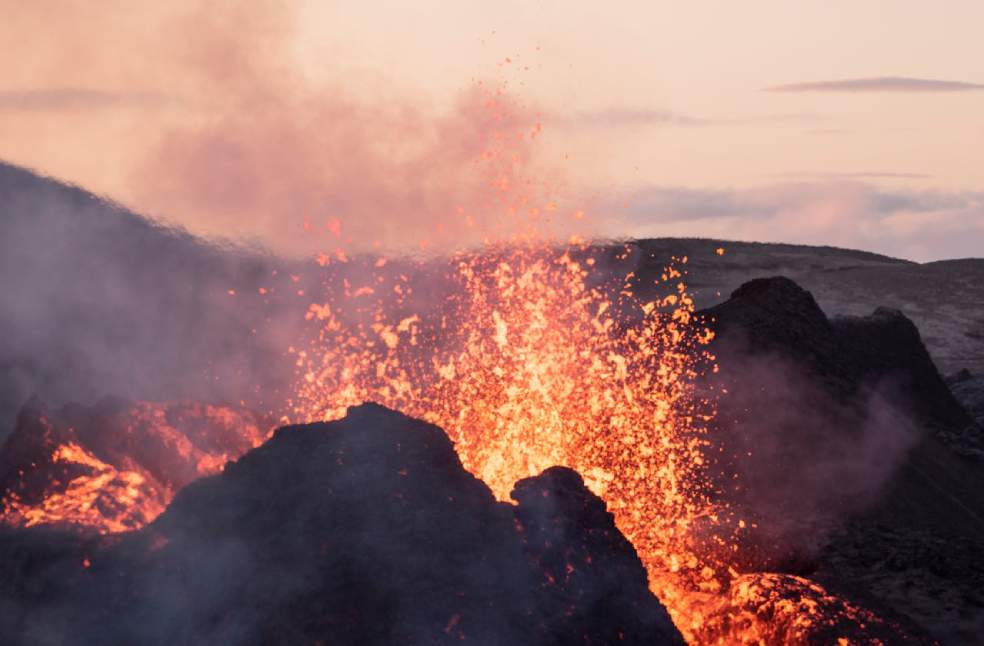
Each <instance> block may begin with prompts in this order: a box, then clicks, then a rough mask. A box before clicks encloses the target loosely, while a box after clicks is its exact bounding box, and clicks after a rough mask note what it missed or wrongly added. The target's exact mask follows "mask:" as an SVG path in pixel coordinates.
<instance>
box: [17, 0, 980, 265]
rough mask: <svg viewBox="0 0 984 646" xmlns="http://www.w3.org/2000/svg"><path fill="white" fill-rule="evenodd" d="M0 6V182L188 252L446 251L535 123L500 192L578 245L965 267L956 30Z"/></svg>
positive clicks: (812, 21) (636, 8)
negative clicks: (336, 243) (324, 238)
mask: <svg viewBox="0 0 984 646" xmlns="http://www.w3.org/2000/svg"><path fill="white" fill-rule="evenodd" d="M0 5H2V6H0V9H2V12H3V14H2V15H3V16H4V21H3V22H2V23H0V79H2V81H0V159H4V160H7V161H10V162H13V163H17V164H22V165H26V166H29V167H31V168H34V169H36V170H39V171H41V172H44V173H47V174H51V175H53V176H56V177H59V178H63V179H67V180H70V181H72V182H76V183H79V184H81V185H83V186H85V187H86V188H89V189H91V190H95V191H97V192H100V193H103V194H105V195H108V196H110V197H113V198H114V199H117V200H119V201H121V202H123V203H125V204H127V205H128V206H131V207H132V208H135V209H136V210H139V211H141V212H144V213H148V214H151V215H153V216H155V217H159V218H162V219H165V220H169V221H172V222H176V223H179V224H181V225H182V226H185V227H187V228H188V229H190V230H191V231H194V232H197V233H202V234H206V235H223V236H226V237H240V236H242V237H248V238H252V239H255V240H258V241H260V242H261V243H262V244H265V245H268V246H271V247H272V248H274V249H278V250H288V251H294V252H308V251H310V250H311V249H312V245H314V246H316V245H317V244H321V241H320V240H314V241H312V236H311V234H310V231H308V232H305V231H304V230H303V225H304V222H310V221H312V220H314V221H318V222H321V221H323V220H324V221H327V220H328V219H334V218H337V219H338V220H339V221H341V222H342V223H343V226H344V228H345V230H346V231H350V232H352V235H355V236H357V237H359V238H360V239H366V240H367V239H368V238H369V237H372V238H375V239H381V241H382V242H383V243H384V244H386V245H388V246H396V245H399V244H400V243H401V242H405V241H408V240H410V238H414V240H412V242H414V243H415V242H416V241H417V240H416V238H425V237H433V236H435V235H438V234H437V233H435V232H438V231H440V235H443V236H445V237H449V236H455V235H458V233H457V232H458V230H459V224H460V222H461V217H462V215H461V213H462V210H464V211H469V212H470V213H474V214H478V213H479V212H480V211H481V209H483V208H486V207H487V206H488V205H487V204H486V202H487V201H488V196H487V195H485V194H484V193H485V192H487V191H486V190H485V189H484V188H483V186H484V185H483V182H484V181H485V180H486V179H488V177H486V175H487V174H488V172H490V171H489V170H488V169H487V168H485V169H484V170H482V169H480V170H478V171H476V169H475V166H474V164H473V163H472V161H471V160H472V159H473V158H474V157H475V156H476V155H478V154H480V153H481V152H482V148H483V146H484V145H485V143H486V142H487V140H488V137H489V136H490V133H495V132H499V131H502V130H504V129H515V130H522V129H524V128H527V127H528V126H532V125H533V124H535V123H537V122H541V123H542V126H543V130H542V132H541V133H540V134H539V136H538V137H537V139H536V140H535V141H524V142H523V143H522V144H516V145H515V146H512V144H511V146H512V147H511V148H510V149H509V150H510V154H516V155H518V156H519V157H520V158H521V159H520V161H519V166H518V167H516V168H514V169H513V171H515V176H514V177H512V180H513V181H514V184H515V185H516V186H518V184H519V183H520V182H521V181H522V180H523V179H524V178H525V179H530V180H533V182H534V184H535V186H532V185H531V186H527V187H524V188H523V189H522V191H524V192H525V193H528V194H529V197H530V199H531V200H532V202H536V203H537V204H538V205H539V206H538V208H540V207H543V208H545V207H546V206H547V205H548V204H550V203H552V202H555V203H556V204H557V209H558V211H557V217H558V218H564V217H567V216H569V215H570V214H572V213H574V212H576V211H577V210H581V209H584V210H587V211H588V212H589V215H590V216H591V217H590V218H589V219H590V220H591V221H592V222H593V226H594V229H592V230H593V231H596V232H600V233H604V234H607V235H616V236H633V235H647V236H659V235H695V236H715V237H725V238H742V239H757V240H775V241H792V242H803V243H812V244H835V245H840V246H853V247H860V248H865V249H870V250H873V251H879V252H884V253H888V254H892V255H898V256H903V257H908V258H913V259H917V260H930V259H938V258H949V257H961V256H978V257H980V256H984V170H982V169H984V145H982V144H984V85H982V84H984V63H982V61H984V39H981V38H980V37H979V28H980V25H981V24H984V4H982V3H980V2H975V1H964V0H954V1H953V2H948V3H946V4H945V5H933V4H932V3H925V2H916V1H910V0H896V1H893V2H884V1H883V2H873V1H864V0H862V1H855V2H845V1H839V0H837V1H829V2H819V1H818V2H800V3H790V2H780V1H772V0H769V1H763V2H755V3H734V2H723V1H722V2H699V3H678V2H638V3H619V4H618V5H616V6H612V5H610V4H609V5H603V4H600V3H590V4H589V3H570V2H538V3H532V2H511V1H502V2H495V3H488V2H461V3H447V2H425V1H421V2H414V3H406V2H359V3H355V2H343V3H323V2H314V1H310V2H297V3H284V2H273V1H269V2H250V3H233V2H199V3H191V2H174V3H156V2H133V1H130V2H121V1H117V0H109V1H107V2H102V3H98V4H95V3H90V2H81V1H76V0H62V1H60V2H54V1H49V0H39V1H37V2H33V3H22V2H13V1H7V0H0ZM479 80H481V81H483V82H484V83H485V86H484V87H486V88H489V87H500V86H502V85H503V84H504V85H505V87H506V88H507V90H508V92H509V94H510V97H511V102H510V103H509V105H510V107H509V115H508V118H507V119H506V120H505V121H503V120H502V119H501V118H498V117H496V119H497V120H496V119H493V120H492V121H490V120H489V113H488V111H487V110H485V109H484V108H483V107H482V105H481V101H480V100H477V99H476V98H475V97H476V94H475V84H476V82H477V81H479ZM500 116H501V115H500ZM483 173H484V174H483ZM516 190H517V191H518V190H519V189H518V188H517V189H516ZM525 193H524V194H525ZM517 194H518V193H514V195H517ZM532 202H531V203H532ZM319 235H320V234H319Z"/></svg>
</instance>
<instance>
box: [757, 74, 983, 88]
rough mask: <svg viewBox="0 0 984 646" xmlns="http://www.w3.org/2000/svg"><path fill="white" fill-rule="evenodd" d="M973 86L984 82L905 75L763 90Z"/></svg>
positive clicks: (790, 85) (976, 86) (780, 86)
mask: <svg viewBox="0 0 984 646" xmlns="http://www.w3.org/2000/svg"><path fill="white" fill-rule="evenodd" d="M975 90H976V91H979V90H984V83H965V82H963V81H941V80H937V79H920V78H909V77H904V76H877V77H872V78H861V79H842V80H838V81H817V82H813V83H790V84H786V85H773V86H772V87H767V88H765V91H766V92H971V91H975Z"/></svg>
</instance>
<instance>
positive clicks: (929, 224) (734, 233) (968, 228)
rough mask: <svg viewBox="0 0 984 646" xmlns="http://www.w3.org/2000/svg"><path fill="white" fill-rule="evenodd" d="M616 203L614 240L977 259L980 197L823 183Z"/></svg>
mask: <svg viewBox="0 0 984 646" xmlns="http://www.w3.org/2000/svg"><path fill="white" fill-rule="evenodd" d="M869 175H870V174H869ZM623 203H625V204H627V206H626V207H624V208H622V209H619V208H618V207H612V208H611V212H612V213H613V214H614V216H615V217H613V218H612V224H611V226H612V227H613V229H612V230H613V232H615V231H617V232H618V233H619V234H620V235H626V234H629V235H638V236H698V237H715V238H724V239H735V240H749V241H762V242H792V243H801V244H814V245H815V244H828V245H835V246H840V247H848V248H855V249H865V250H869V251H875V252H879V253H883V254H887V255H890V256H896V257H900V258H909V259H913V260H919V261H928V260H938V259H941V258H961V257H981V250H982V249H984V192H944V191H930V190H922V191H916V190H897V191H891V190H884V189H882V188H879V187H876V186H874V185H872V184H870V183H866V182H862V181H857V180H856V179H828V180H824V181H804V182H785V183H778V184H772V185H768V186H762V187H758V188H750V189H694V188H680V187H663V186H650V187H644V188H640V189H637V190H634V191H630V192H628V194H627V195H625V196H623V197H620V198H619V199H618V200H617V201H614V202H613V204H623ZM619 213H621V215H620V216H619V215H618V214H619Z"/></svg>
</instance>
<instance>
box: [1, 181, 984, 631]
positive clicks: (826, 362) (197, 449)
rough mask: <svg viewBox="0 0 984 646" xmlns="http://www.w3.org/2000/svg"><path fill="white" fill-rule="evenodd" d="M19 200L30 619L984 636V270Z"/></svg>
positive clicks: (14, 256) (21, 196)
mask: <svg viewBox="0 0 984 646" xmlns="http://www.w3.org/2000/svg"><path fill="white" fill-rule="evenodd" d="M0 198H3V200H4V203H5V204H9V205H12V206H11V208H10V209H7V210H5V211H4V214H3V215H4V218H3V219H2V220H0V227H2V233H3V236H2V238H0V240H2V242H3V243H5V246H4V249H5V250H6V251H7V252H6V253H3V254H0V275H2V276H3V277H5V278H7V279H8V281H7V282H8V283H9V286H10V288H9V289H8V290H7V298H8V301H9V302H10V303H11V305H12V306H11V307H6V308H4V310H3V311H2V313H0V327H2V329H3V331H4V339H5V341H4V344H3V345H2V346H0V367H2V368H3V370H2V372H0V391H2V392H0V410H2V411H4V412H5V413H7V415H6V417H5V419H4V422H3V423H4V428H0V437H4V436H5V440H4V443H3V445H2V447H0V501H2V503H0V505H2V509H0V514H2V523H0V526H2V529H0V629H2V630H3V634H4V639H5V640H6V641H9V642H12V643H93V642H95V643H165V642H166V643H173V642H179V643H187V642H201V641H219V642H229V643H268V642H273V643H296V642H312V643H393V642H408V643H430V642H441V643H444V642H452V641H464V642H466V643H479V644H485V643H537V644H539V643H556V644H562V643H563V644H566V643H585V644H609V643H623V642H629V643H680V641H681V640H682V639H685V640H687V641H688V642H689V643H695V644H714V643H749V644H753V643H767V644H772V643H794V644H826V643H838V640H847V641H849V642H851V643H870V644H876V643H934V642H943V643H955V644H962V643H972V642H974V641H975V640H976V638H977V637H978V636H979V635H980V634H982V633H984V623H982V622H984V613H982V610H981V609H982V608H984V599H982V598H981V596H980V592H979V591H980V590H981V589H982V583H984V572H982V571H981V569H980V565H979V564H980V563H984V553H982V551H981V547H980V541H979V536H980V533H981V531H984V521H982V520H981V519H982V518H984V500H982V498H981V496H980V494H979V492H981V491H984V482H982V477H981V475H980V462H979V460H980V456H981V455H984V451H982V450H981V447H982V436H984V434H982V431H981V426H980V406H979V401H978V400H979V393H980V384H979V376H978V375H979V374H980V369H981V366H982V365H984V364H981V362H980V357H979V356H978V354H976V353H978V352H979V348H978V346H977V345H975V339H978V338H979V335H978V332H979V329H978V328H979V325H978V324H979V321H978V318H979V312H976V310H975V309H974V307H975V304H978V303H979V302H984V301H980V299H979V297H978V295H979V293H980V292H979V285H980V284H984V283H981V282H980V281H975V280H973V276H975V275H978V274H977V273H975V272H979V270H980V269H981V265H980V264H979V263H978V262H977V261H962V262H954V263H931V264H928V265H916V264H914V263H908V262H905V261H899V260H896V259H891V258H886V257H884V256H877V255H875V254H867V253H864V252H855V251H847V250H837V249H827V248H809V247H792V246H789V245H756V244H751V243H729V242H724V241H711V240H640V241H632V242H627V243H621V244H614V243H612V244H601V243H597V244H585V243H572V244H571V245H569V246H563V245H561V246H559V247H544V246H539V247H536V248H529V247H522V246H517V247H515V248H510V247H507V248H499V249H491V250H486V251H483V252H476V253H474V254H465V255H460V256H455V257H452V258H438V259H431V260H426V261H417V260H413V259H390V258H381V257H375V256H366V257H360V258H344V257H342V256H337V257H335V256H333V257H331V258H328V257H327V256H326V257H325V258H319V259H318V261H317V263H303V262H299V261H288V260H283V259H276V258H273V257H270V256H267V255H264V254H262V253H254V252H251V251H244V250H243V249H241V248H233V247H223V246H221V245H214V244H209V243H206V242H204V241H201V240H198V239H195V238H194V237H192V236H190V235H187V234H184V233H182V232H180V231H173V230H169V229H166V228H164V227H161V226H157V225H153V224H151V223H149V222H147V221H146V220H144V219H143V218H141V217H140V216H139V215H137V214H135V213H132V212H129V211H126V210H125V209H122V208H121V207H118V206H116V205H113V204H112V203H109V202H106V201H104V200H101V199H99V198H96V197H94V196H92V195H90V194H87V193H85V192H84V191H82V190H81V189H78V188H75V187H70V186H65V185H62V184H58V183H55V182H51V181H49V180H46V179H43V178H39V177H37V176H34V175H32V174H31V173H29V172H27V171H24V170H22V169H16V168H12V167H6V166H3V167H0ZM50 248H56V249H59V250H60V252H59V253H57V254H47V253H36V252H35V250H38V249H50ZM952 272H959V273H960V275H961V276H965V277H967V280H966V281H959V282H954V289H953V290H949V291H947V292H945V293H940V292H939V290H938V289H934V288H933V286H934V285H936V284H938V281H939V280H941V277H945V276H947V275H950V274H951V273H952ZM780 273H781V274H784V275H786V276H792V277H793V278H795V282H794V281H793V280H791V279H790V278H788V277H783V276H778V275H776V274H780ZM684 280H686V281H687V285H685V284H684ZM162 285H163V286H164V287H163V288H162V287H161V286H162ZM688 285H689V286H688ZM887 285H890V286H893V287H892V289H887V288H886V286H887ZM896 286H897V288H896ZM728 293H730V298H728V297H727V294H728ZM722 295H724V296H722ZM913 303H915V304H916V306H914V305H913ZM927 304H932V307H930V306H929V305H927ZM937 304H939V305H940V306H939V307H938V308H937V307H936V305H937ZM955 312H956V313H955ZM828 314H830V315H829V316H828ZM975 335H977V336H975ZM941 369H942V370H945V371H948V372H951V373H953V374H952V375H951V376H950V377H949V378H947V379H944V378H943V377H942V376H941V373H940V370H941ZM32 392H33V393H37V394H38V395H39V397H38V398H30V397H29V396H30V394H31V393H32ZM105 393H117V394H119V395H122V397H115V396H114V397H106V398H102V399H100V397H101V396H103V395H104V394H105ZM42 399H44V400H46V401H49V402H51V405H45V404H42V403H41V401H42ZM25 401H27V402H28V403H27V404H26V405H24V402H25ZM367 401H376V402H379V404H381V405H374V404H363V402H367ZM72 402H75V403H72ZM383 406H386V408H384V407H383ZM18 408H19V410H20V412H19V413H17V414H16V415H15V411H16V410H17V409H18ZM395 410H399V411H401V412H400V413H397V412H395ZM406 415H410V416H409V417H408V416H406ZM292 420H294V421H296V422H307V421H310V420H329V421H328V422H327V423H315V424H304V423H293V424H292V423H291V421H292ZM276 425H280V426H281V427H282V428H281V429H280V430H279V431H277V432H276V433H274V434H272V436H271V429H272V428H273V427H274V426H276Z"/></svg>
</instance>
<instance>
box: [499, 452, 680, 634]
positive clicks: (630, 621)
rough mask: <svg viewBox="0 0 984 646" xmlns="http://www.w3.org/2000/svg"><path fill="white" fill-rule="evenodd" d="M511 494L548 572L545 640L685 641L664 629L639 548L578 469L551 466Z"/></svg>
mask: <svg viewBox="0 0 984 646" xmlns="http://www.w3.org/2000/svg"><path fill="white" fill-rule="evenodd" d="M512 497H513V499H514V500H516V501H517V502H518V503H519V506H518V507H516V519H517V521H518V527H519V529H520V532H521V534H522V537H523V546H524V548H525V549H526V552H527V554H528V555H529V556H530V559H531V560H532V563H533V565H534V571H536V572H542V573H544V574H545V578H544V579H542V580H541V582H540V589H541V593H542V599H541V601H540V602H539V608H540V613H539V614H540V617H541V619H540V621H541V622H542V623H540V625H539V628H540V633H541V635H542V638H541V640H540V641H539V643H540V644H557V645H558V646H560V645H563V644H575V643H576V644H614V643H630V644H631V643H637V644H642V643H646V640H647V639H652V636H653V635H657V636H659V637H660V638H661V639H662V640H663V641H664V642H665V643H682V640H678V639H677V638H676V635H675V631H668V630H667V629H666V628H667V626H669V625H670V618H669V616H668V615H667V614H666V609H665V608H663V606H662V604H660V602H659V601H658V600H657V599H656V598H655V597H654V596H653V595H651V594H649V584H648V581H647V579H646V571H645V570H644V569H643V565H642V561H640V560H639V556H638V555H637V554H636V552H635V549H633V547H632V545H631V544H630V543H629V541H628V540H626V538H625V537H624V536H623V535H622V534H621V532H619V531H618V529H616V528H615V520H614V517H613V516H612V514H611V513H609V512H608V510H607V509H606V507H605V503H604V502H603V501H602V500H601V499H600V498H598V497H597V496H596V495H594V494H593V493H591V492H590V491H588V490H587V489H586V488H585V486H584V482H583V481H582V480H581V476H580V475H578V474H577V472H575V471H572V470H570V469H566V468H563V467H553V468H551V469H547V470H546V471H544V472H543V473H542V474H541V475H539V476H537V477H535V478H527V479H525V480H520V481H519V482H518V483H516V488H515V489H514V490H513V492H512ZM578 636H583V637H581V638H578Z"/></svg>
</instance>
